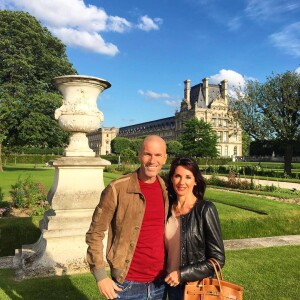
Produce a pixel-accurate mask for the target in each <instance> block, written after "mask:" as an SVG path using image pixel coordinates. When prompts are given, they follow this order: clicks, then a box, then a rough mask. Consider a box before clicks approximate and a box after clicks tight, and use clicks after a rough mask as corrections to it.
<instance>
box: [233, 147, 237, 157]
mask: <svg viewBox="0 0 300 300" xmlns="http://www.w3.org/2000/svg"><path fill="white" fill-rule="evenodd" d="M233 154H234V155H237V146H235V147H234V148H233Z"/></svg>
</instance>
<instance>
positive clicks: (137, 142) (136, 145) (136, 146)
mask: <svg viewBox="0 0 300 300" xmlns="http://www.w3.org/2000/svg"><path fill="white" fill-rule="evenodd" d="M142 143H143V139H140V138H139V139H134V140H131V145H130V149H131V150H133V151H134V152H135V153H136V155H137V154H138V151H139V150H140V149H141V147H142Z"/></svg>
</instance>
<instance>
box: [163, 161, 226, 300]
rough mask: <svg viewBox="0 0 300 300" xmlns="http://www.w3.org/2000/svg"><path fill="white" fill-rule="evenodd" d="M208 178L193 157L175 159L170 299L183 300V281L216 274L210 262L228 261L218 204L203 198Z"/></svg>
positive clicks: (169, 246)
mask: <svg viewBox="0 0 300 300" xmlns="http://www.w3.org/2000/svg"><path fill="white" fill-rule="evenodd" d="M205 187H206V184H205V181H204V178H203V177H202V175H201V173H200V170H199V167H198V165H197V162H196V161H195V160H194V159H193V158H191V157H178V158H175V159H174V160H173V162H172V163H171V167H170V172H169V177H168V191H169V199H170V212H169V217H168V220H167V224H166V227H165V244H166V250H167V254H168V256H167V272H168V275H167V277H166V278H165V281H166V283H168V288H167V289H168V297H169V300H177V299H178V300H182V299H183V295H184V284H185V283H186V282H189V281H196V280H201V279H203V278H205V277H209V276H212V275H213V267H212V265H211V263H210V262H209V259H210V258H215V259H216V260H217V261H218V262H219V263H220V265H221V266H223V265H224V263H225V251H224V244H223V240H222V236H221V228H220V222H219V216H218V212H217V209H216V207H215V205H214V204H213V203H212V202H210V201H205V200H204V197H203V196H204V191H205Z"/></svg>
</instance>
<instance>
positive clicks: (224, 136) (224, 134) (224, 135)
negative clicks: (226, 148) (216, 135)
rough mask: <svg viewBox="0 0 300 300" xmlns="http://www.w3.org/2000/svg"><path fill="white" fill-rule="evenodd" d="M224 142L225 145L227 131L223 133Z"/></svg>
mask: <svg viewBox="0 0 300 300" xmlns="http://www.w3.org/2000/svg"><path fill="white" fill-rule="evenodd" d="M223 142H224V143H226V142H227V132H226V131H224V132H223Z"/></svg>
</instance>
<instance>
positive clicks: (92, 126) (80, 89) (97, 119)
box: [53, 75, 111, 156]
mask: <svg viewBox="0 0 300 300" xmlns="http://www.w3.org/2000/svg"><path fill="white" fill-rule="evenodd" d="M53 83H54V84H55V85H56V86H57V88H58V89H59V91H60V92H61V93H62V95H63V105H62V106H61V107H60V108H58V109H56V110H55V119H57V120H58V123H59V125H60V127H61V128H62V129H63V130H65V131H68V132H71V137H70V143H69V146H68V147H67V148H66V149H65V156H95V153H94V152H93V150H92V149H90V147H89V145H88V139H87V137H86V133H87V132H91V131H95V130H97V129H98V128H99V126H100V123H101V122H102V121H103V120H104V116H103V113H102V112H101V111H99V110H98V108H97V98H98V96H99V94H100V93H101V92H102V91H103V90H105V89H107V88H109V87H110V86H111V84H110V83H109V82H108V81H106V80H104V79H100V78H97V77H91V76H81V75H66V76H60V77H55V78H54V79H53Z"/></svg>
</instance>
